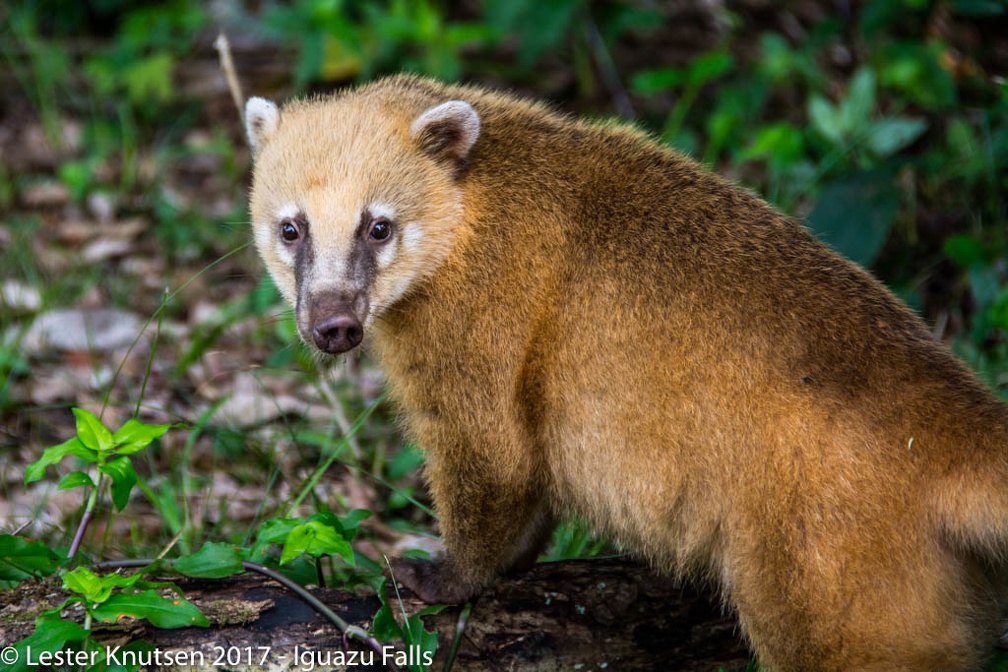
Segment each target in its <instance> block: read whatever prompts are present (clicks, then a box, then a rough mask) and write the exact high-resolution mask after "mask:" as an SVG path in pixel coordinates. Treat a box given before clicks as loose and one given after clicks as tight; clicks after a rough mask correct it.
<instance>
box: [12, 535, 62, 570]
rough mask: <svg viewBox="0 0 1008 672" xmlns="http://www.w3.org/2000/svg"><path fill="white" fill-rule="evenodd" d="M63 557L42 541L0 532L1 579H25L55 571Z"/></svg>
mask: <svg viewBox="0 0 1008 672" xmlns="http://www.w3.org/2000/svg"><path fill="white" fill-rule="evenodd" d="M61 561H62V558H61V557H60V556H59V555H58V554H57V553H56V552H55V551H53V550H52V549H51V548H49V547H48V546H46V545H45V544H43V543H42V542H40V541H32V540H30V539H25V538H24V537H16V536H14V535H12V534H0V581H23V580H24V579H29V578H32V577H35V576H47V575H49V574H52V573H53V572H55V571H56V570H57V569H58V568H59V566H60V563H61Z"/></svg>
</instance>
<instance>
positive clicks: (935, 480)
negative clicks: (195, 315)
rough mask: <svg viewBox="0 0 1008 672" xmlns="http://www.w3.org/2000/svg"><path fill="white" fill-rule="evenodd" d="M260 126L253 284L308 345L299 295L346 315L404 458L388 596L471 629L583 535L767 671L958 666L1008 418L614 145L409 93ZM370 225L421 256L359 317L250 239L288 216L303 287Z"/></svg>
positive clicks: (882, 293) (739, 203) (329, 104)
mask: <svg viewBox="0 0 1008 672" xmlns="http://www.w3.org/2000/svg"><path fill="white" fill-rule="evenodd" d="M450 100H462V101H466V102H468V103H469V104H470V105H471V106H472V108H473V109H475V111H476V112H477V113H478V116H479V131H478V138H477V139H476V141H475V144H474V145H472V147H471V151H470V150H469V148H468V147H467V146H466V147H463V149H465V150H466V151H456V150H457V149H458V148H459V146H458V145H457V143H458V142H459V139H458V137H457V136H458V133H457V132H456V131H458V129H455V128H452V118H449V120H448V122H447V126H445V125H443V124H441V122H439V124H438V125H431V128H428V129H426V130H425V132H424V134H423V135H422V137H414V136H413V135H411V132H412V131H411V127H410V125H411V123H413V122H414V120H416V119H417V118H418V117H419V116H420V115H421V114H423V113H424V112H425V111H426V110H428V109H430V108H432V107H433V106H435V105H438V104H440V103H444V102H446V101H450ZM270 114H271V113H268V114H265V115H264V116H265V119H266V121H267V122H268V121H273V122H276V123H274V124H272V126H271V125H270V124H269V123H267V124H266V126H265V130H264V127H263V125H262V122H263V118H261V117H262V116H263V115H255V114H253V115H251V116H253V117H255V118H254V119H250V120H249V122H250V135H251V136H252V140H253V144H254V145H255V146H256V155H257V160H256V170H255V181H254V188H253V193H252V206H251V209H252V215H253V220H254V224H255V227H256V231H257V242H258V243H259V246H260V250H261V252H262V253H263V257H264V259H265V260H266V263H267V266H268V268H269V270H270V272H271V273H272V274H273V276H274V277H275V278H276V279H277V282H278V285H279V286H280V287H281V288H282V289H283V291H284V294H285V296H287V298H288V299H289V300H291V301H292V303H296V304H297V305H298V310H297V313H298V319H299V327H300V328H301V333H302V335H303V336H304V337H305V339H306V340H308V341H309V342H311V335H310V333H311V328H312V320H313V319H317V318H314V317H306V315H309V313H310V305H311V304H316V305H330V303H331V301H330V303H326V300H323V299H321V298H316V294H318V295H327V296H330V297H331V296H339V297H349V298H347V299H346V301H344V303H343V304H340V305H344V304H346V303H347V302H348V301H350V300H351V299H353V298H354V297H356V296H357V294H355V293H354V292H357V293H358V294H359V293H364V294H365V295H366V299H367V302H368V304H369V307H368V308H367V309H365V310H364V311H363V313H361V311H360V310H359V309H356V308H355V309H353V310H357V312H356V313H354V312H353V310H350V309H348V310H350V312H351V313H353V315H356V316H357V317H359V318H360V321H361V323H362V324H363V326H364V330H365V332H367V336H366V338H368V339H370V343H369V348H370V351H371V352H372V353H373V354H374V355H375V356H376V358H377V360H378V361H379V363H380V364H381V366H382V367H383V369H384V370H385V372H386V375H387V378H388V385H389V389H390V392H391V394H392V397H393V398H394V400H395V401H396V402H397V404H398V406H399V407H400V408H401V411H402V414H403V419H404V421H405V426H406V428H407V430H408V431H409V433H410V434H411V435H412V436H413V437H414V438H415V439H416V440H417V441H418V442H419V443H420V445H422V446H423V447H424V448H425V449H426V451H427V468H426V474H427V478H428V480H429V484H430V491H431V494H432V496H433V499H434V502H435V506H436V509H437V512H438V514H439V516H440V521H441V531H442V534H443V537H444V543H445V546H446V549H447V553H446V556H445V557H444V558H443V559H441V560H439V561H434V562H428V563H418V562H405V563H400V564H399V565H398V567H397V578H398V579H400V580H404V581H405V582H406V583H407V584H409V585H410V586H411V587H412V588H414V589H415V590H417V591H418V592H419V593H420V594H421V595H422V596H423V597H424V598H426V599H429V600H461V599H465V598H468V597H470V596H472V595H474V594H475V593H477V592H478V590H479V589H480V588H481V587H482V586H484V585H486V584H487V583H488V582H490V581H492V580H493V578H494V577H495V576H496V575H498V574H500V573H502V572H504V571H507V570H509V569H510V568H512V567H513V566H515V565H516V564H527V562H528V561H529V559H530V558H532V557H534V554H535V552H536V551H537V550H538V549H539V545H540V544H541V543H542V542H543V540H544V539H545V538H546V536H547V534H548V532H549V530H550V529H551V528H552V525H553V522H554V520H555V518H556V517H558V516H559V517H562V516H567V515H569V514H577V515H579V516H582V517H584V518H585V519H587V520H588V521H590V522H591V523H592V524H593V525H594V526H595V528H596V529H597V530H598V531H600V532H605V533H607V534H609V535H611V537H612V538H614V539H615V540H617V541H619V542H620V543H622V544H625V545H627V546H628V547H631V548H634V549H637V550H638V551H639V552H640V553H641V554H642V555H643V556H644V557H645V558H647V559H648V560H649V561H650V562H652V563H653V564H654V565H655V566H656V567H658V568H660V569H662V570H668V571H678V572H682V573H687V574H693V575H698V576H704V577H709V578H711V579H713V580H714V581H716V582H717V584H718V585H720V586H721V587H722V589H723V591H724V594H725V595H726V596H727V599H728V601H729V602H730V604H731V605H732V606H733V607H734V608H735V609H736V610H737V611H738V615H739V617H740V619H741V622H742V626H743V628H744V630H745V633H746V634H747V636H748V637H749V638H750V640H751V642H752V644H753V646H754V648H755V649H756V651H757V652H758V654H759V656H760V660H761V662H762V663H763V664H764V665H765V666H766V667H768V668H769V669H773V670H778V671H785V670H900V669H907V670H924V669H926V670H966V669H974V668H976V667H977V666H979V665H980V664H981V663H982V661H983V660H984V657H985V653H986V650H987V646H988V643H989V641H990V637H991V633H992V629H993V626H994V623H995V620H996V618H995V614H996V608H997V593H998V591H997V585H998V584H997V581H996V579H995V576H996V574H997V571H996V570H998V569H999V568H1000V566H1001V561H1002V559H1003V555H1004V550H1005V548H1006V541H1008V450H1006V449H1008V435H1006V434H1008V432H1006V430H1008V413H1006V407H1005V405H1004V404H1002V403H1001V402H1000V401H998V400H997V399H996V398H995V397H994V396H993V395H992V394H991V393H990V392H989V391H988V390H987V389H985V388H984V387H983V386H982V385H981V384H980V383H979V382H978V381H977V379H976V378H975V377H974V376H973V374H972V373H970V372H969V371H968V370H967V369H966V367H965V366H964V365H963V364H961V363H960V362H959V361H957V360H956V359H955V358H954V357H953V356H952V355H951V354H950V353H949V352H948V350H947V349H946V348H945V347H944V346H943V345H941V344H940V343H937V342H935V341H934V340H933V339H932V337H931V335H930V334H929V333H928V331H927V329H926V328H925V326H924V324H923V323H922V322H921V321H920V320H919V319H918V318H917V317H916V316H915V315H913V314H912V313H911V312H910V311H909V310H908V309H907V308H906V307H905V306H904V305H903V304H902V303H901V302H899V301H898V300H897V299H896V298H894V297H893V295H892V294H891V293H890V292H889V291H888V290H887V289H886V288H885V287H883V286H882V285H881V284H880V283H879V282H878V281H876V280H875V279H874V278H872V277H871V276H870V275H869V274H868V273H866V272H865V271H863V270H862V269H860V268H858V267H856V266H855V265H854V264H852V263H850V262H849V261H847V260H845V259H843V258H841V257H840V256H838V255H836V254H834V253H833V252H831V251H830V250H828V249H827V248H826V247H825V246H823V245H822V244H820V243H819V242H817V241H816V240H815V239H814V238H813V237H812V236H811V235H810V234H809V233H808V232H807V231H806V230H805V229H804V228H803V227H802V226H801V225H799V224H798V223H796V222H795V221H793V220H791V219H789V218H787V217H785V216H783V215H781V214H779V213H778V212H776V211H775V210H773V209H772V208H771V207H770V206H768V205H767V204H766V203H764V202H763V201H761V200H760V199H759V198H757V197H756V196H754V195H752V194H750V193H749V192H747V191H744V190H742V189H740V188H738V187H736V186H734V185H732V184H730V183H728V182H726V181H724V180H723V179H721V178H719V177H717V176H716V175H713V174H711V173H709V172H708V171H706V170H704V169H703V168H702V167H701V166H699V165H698V164H696V163H695V162H693V161H691V160H689V159H687V158H685V157H683V156H681V155H679V154H677V153H675V152H673V151H671V150H669V149H666V148H663V147H661V146H659V145H658V144H656V143H655V142H653V141H652V140H650V139H649V138H648V137H646V136H645V135H643V134H642V133H640V132H638V131H636V130H633V129H630V128H627V127H623V126H617V125H605V124H603V125H599V124H590V123H586V122H581V121H576V120H572V119H569V118H566V117H563V116H559V115H556V114H554V113H552V112H550V111H549V110H547V109H546V108H544V107H542V106H539V105H535V104H530V103H527V102H523V101H520V100H517V99H514V98H511V97H508V96H505V95H499V94H494V93H489V92H486V91H483V90H479V89H475V88H467V87H460V86H445V85H441V84H437V83H434V82H430V81H425V80H419V79H415V78H411V77H396V78H391V79H386V80H382V81H379V82H377V83H374V84H372V85H369V86H366V87H363V88H361V89H359V90H356V91H351V92H347V93H344V94H341V95H338V96H335V97H333V98H327V99H322V100H316V101H312V102H305V103H296V104H292V105H291V106H289V107H287V108H285V109H284V110H283V112H282V113H280V114H278V115H275V116H273V117H271V116H270ZM253 122H255V124H256V125H255V126H253ZM413 130H414V131H415V129H413ZM431 138H434V139H433V140H432V139H431ZM439 138H440V140H439ZM421 141H422V142H421ZM432 143H433V146H432ZM369 199H376V200H379V201H382V202H391V203H394V206H395V208H396V212H397V216H400V218H401V220H402V221H404V222H405V221H407V220H408V221H411V222H414V223H415V230H418V231H422V235H420V236H418V238H419V242H418V241H416V240H414V241H413V242H412V243H410V244H408V245H407V244H406V243H405V242H402V243H397V244H398V245H399V247H397V248H396V250H397V252H396V255H395V258H394V260H393V261H391V262H387V263H386V262H379V264H378V267H377V270H376V271H375V274H374V277H373V278H372V279H371V280H369V284H368V285H367V286H366V287H364V288H361V287H360V286H359V285H353V284H352V283H351V284H346V283H343V284H339V283H335V284H333V283H330V284H333V286H334V287H336V285H338V287H337V288H336V289H331V288H330V289H325V288H323V289H318V290H316V289H311V288H307V287H308V285H307V284H306V285H305V287H301V288H299V287H298V286H297V282H296V281H295V278H294V272H293V270H292V268H291V265H290V264H285V263H283V262H282V261H281V260H280V259H278V258H277V253H276V252H275V251H274V250H273V247H274V244H273V243H272V242H271V240H272V237H275V235H276V234H275V230H276V226H277V221H276V216H275V215H274V211H275V209H276V208H279V207H280V206H281V205H282V204H283V203H286V202H288V201H290V202H293V203H296V204H298V206H299V207H301V208H302V209H304V210H305V212H306V213H307V216H308V218H309V219H310V220H311V227H312V229H311V236H312V241H313V243H312V244H313V245H314V250H315V253H316V255H318V254H320V253H321V252H320V251H322V250H335V249H343V250H349V249H350V248H351V247H352V245H353V244H354V243H353V238H354V234H353V233H352V232H353V231H354V228H353V224H354V222H356V221H357V218H358V217H359V215H358V213H359V210H360V208H361V207H364V206H365V205H366V204H367V203H368V202H369ZM402 230H403V231H405V225H403V229H402ZM402 235H404V236H405V234H402ZM376 249H381V248H376ZM382 264H386V265H384V266H383V265H382ZM336 267H339V268H342V266H333V268H336ZM404 279H405V280H404ZM397 281H403V282H401V283H400V285H402V284H405V285H406V288H405V289H404V290H402V291H401V293H398V294H397V292H399V291H400V290H401V289H402V288H401V287H399V288H398V289H395V288H396V287H397V285H396V282H397ZM312 282H315V283H318V282H320V281H319V280H318V278H315V279H314V280H313V281H312ZM333 282H335V280H334V281H333ZM348 282H349V281H348ZM306 283H307V281H306ZM323 284H324V283H323ZM312 286H313V287H314V286H315V285H312ZM358 298H359V297H358ZM341 300H342V299H341ZM337 303H338V302H337ZM334 310H335V309H334ZM316 312H317V311H316Z"/></svg>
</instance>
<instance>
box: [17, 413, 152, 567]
mask: <svg viewBox="0 0 1008 672" xmlns="http://www.w3.org/2000/svg"><path fill="white" fill-rule="evenodd" d="M73 414H74V417H76V419H77V436H75V437H73V438H70V439H68V440H66V441H64V442H63V443H61V444H59V445H57V446H52V447H50V448H46V449H45V451H43V453H42V457H41V458H40V459H39V460H38V461H37V462H33V463H31V464H29V465H28V468H27V469H26V470H25V484H26V485H27V484H28V483H32V482H34V481H37V480H39V479H41V478H42V477H43V476H44V475H45V470H46V468H47V467H49V466H50V465H53V464H57V463H59V462H61V461H62V460H63V459H64V458H66V457H68V456H73V457H77V458H79V459H81V460H83V461H84V462H87V463H90V464H91V465H92V466H93V467H94V474H95V475H96V476H97V478H95V477H93V476H92V474H89V473H87V472H85V471H79V470H78V471H72V472H70V473H69V474H67V475H65V476H64V477H63V478H62V479H61V480H60V482H59V489H60V490H69V489H72V488H87V489H88V490H89V496H88V500H87V504H86V505H85V509H84V517H83V519H82V521H81V526H80V528H79V530H78V533H77V536H76V537H75V538H74V543H73V544H72V545H71V547H70V552H69V556H70V557H74V555H76V552H77V549H78V548H79V547H80V543H81V539H82V536H83V532H84V530H85V529H86V527H87V523H88V522H89V521H90V520H91V517H92V516H93V515H94V513H95V509H96V508H97V506H98V502H99V496H100V495H101V494H102V493H103V491H104V490H105V488H106V486H107V487H108V490H109V492H110V494H111V496H112V503H113V504H114V505H115V507H116V509H118V510H119V511H122V510H123V508H125V506H126V504H127V502H128V501H129V497H130V493H131V492H132V491H133V486H134V485H136V482H137V473H136V470H135V469H134V468H133V462H132V459H131V458H130V456H131V455H133V454H134V453H137V452H139V451H141V450H143V449H144V448H146V447H147V446H148V445H150V444H151V442H153V441H154V440H155V439H158V438H160V437H161V436H162V435H163V434H164V433H165V432H167V431H168V429H169V428H170V427H171V425H148V424H145V423H143V422H140V421H139V420H136V419H130V420H127V421H126V423H125V424H124V425H123V426H122V427H120V428H119V429H118V430H116V432H115V433H112V432H110V431H109V430H108V428H106V427H105V425H103V424H102V422H101V420H99V419H98V418H97V417H96V416H95V415H94V414H93V413H91V412H90V411H87V410H85V409H83V408H75V409H73Z"/></svg>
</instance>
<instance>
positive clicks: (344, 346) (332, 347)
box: [312, 313, 364, 355]
mask: <svg viewBox="0 0 1008 672" xmlns="http://www.w3.org/2000/svg"><path fill="white" fill-rule="evenodd" d="M363 338H364V328H363V327H362V326H361V323H360V320H358V319H357V317H356V316H354V315H351V314H349V313H340V314H338V315H331V316H329V317H326V318H323V319H321V320H319V321H318V322H316V323H315V326H313V327H312V340H313V341H314V342H315V347H317V348H318V349H319V350H321V351H322V352H327V353H329V354H330V355H338V354H339V353H341V352H346V351H347V350H351V349H353V348H355V347H357V346H358V345H359V344H360V342H361V339H363Z"/></svg>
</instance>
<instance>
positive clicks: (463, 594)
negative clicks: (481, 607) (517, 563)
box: [390, 558, 482, 604]
mask: <svg viewBox="0 0 1008 672" xmlns="http://www.w3.org/2000/svg"><path fill="white" fill-rule="evenodd" d="M390 563H391V565H392V578H393V579H394V580H395V581H396V582H397V583H398V584H399V585H401V586H406V587H407V588H409V589H410V590H411V591H413V592H414V593H415V594H416V596H417V597H419V598H420V599H421V600H423V601H424V602H426V603H428V604H434V603H437V602H446V603H448V604H457V603H460V602H467V601H468V600H471V599H472V598H474V597H476V596H477V595H479V593H480V590H481V588H482V586H480V585H478V584H474V583H472V582H469V581H465V580H463V579H462V578H461V576H460V574H459V572H458V571H457V570H455V569H454V568H453V567H452V563H451V562H450V561H448V560H447V559H445V558H436V559H434V560H424V559H420V558H393V559H392V560H391V561H390Z"/></svg>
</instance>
